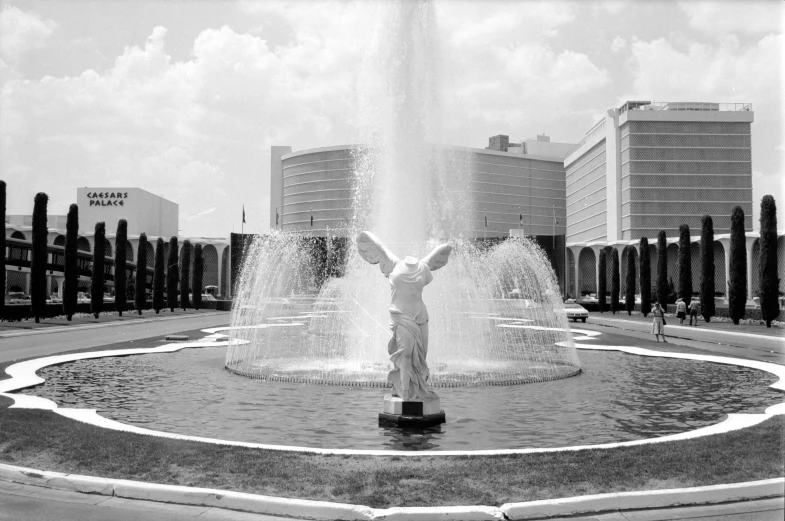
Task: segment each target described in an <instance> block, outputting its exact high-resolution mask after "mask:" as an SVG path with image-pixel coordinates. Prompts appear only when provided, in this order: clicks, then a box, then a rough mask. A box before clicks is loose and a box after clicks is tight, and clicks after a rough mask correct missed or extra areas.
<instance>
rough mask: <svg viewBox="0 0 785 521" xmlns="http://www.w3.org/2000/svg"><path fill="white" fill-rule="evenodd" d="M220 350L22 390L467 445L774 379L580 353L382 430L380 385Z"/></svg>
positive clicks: (533, 440) (263, 423) (86, 403)
mask: <svg viewBox="0 0 785 521" xmlns="http://www.w3.org/2000/svg"><path fill="white" fill-rule="evenodd" d="M224 349H225V348H222V347H204V348H199V349H183V350H181V351H179V352H177V353H169V354H148V355H138V356H129V357H113V358H101V359H94V360H81V361H77V362H73V363H68V364H64V365H60V366H55V367H48V368H45V369H43V370H41V371H39V375H41V376H42V377H44V378H45V379H46V383H45V384H43V385H41V386H39V387H37V388H34V389H30V390H27V391H23V392H25V393H28V394H35V395H38V396H43V397H46V398H50V399H52V400H54V401H55V402H57V403H58V404H59V405H60V406H61V407H82V408H90V409H97V410H98V412H99V413H100V414H102V415H104V416H107V417H109V418H112V419H114V420H118V421H121V422H125V423H131V424H135V425H140V426H144V427H146V428H150V429H155V430H161V431H168V432H177V433H181V434H189V435H193V436H205V437H211V438H223V439H227V440H240V441H248V442H255V443H270V444H277V445H296V446H310V447H329V448H355V449H398V450H477V449H504V448H525V447H558V446H565V445H585V444H599V443H608V442H618V441H628V440H635V439H643V438H651V437H657V436H664V435H668V434H674V433H678V432H684V431H687V430H692V429H697V428H699V427H704V426H707V425H711V424H714V423H717V422H719V421H721V420H722V419H723V418H724V417H725V415H726V414H729V413H739V412H746V413H760V412H762V411H763V410H764V409H765V408H766V407H768V406H770V405H772V404H774V403H778V402H780V401H782V393H781V392H779V391H776V390H774V389H770V388H768V386H769V385H770V384H772V383H773V382H774V381H776V377H775V376H773V375H771V374H769V373H766V372H763V371H758V370H754V369H749V368H745V367H737V366H730V365H723V364H714V363H707V362H697V361H691V360H675V359H668V358H655V357H642V356H635V355H628V354H623V353H617V352H606V351H584V352H582V353H581V364H582V367H583V373H582V374H581V375H579V376H576V377H573V378H568V379H564V380H557V381H553V382H542V383H536V384H528V385H516V386H508V387H462V388H444V389H440V390H439V394H440V396H441V399H442V406H443V407H444V409H445V412H446V413H447V423H445V424H443V425H441V426H439V427H435V428H431V429H422V430H417V429H399V428H381V427H379V426H378V423H377V415H378V412H379V411H380V410H381V406H382V396H383V395H384V393H385V392H388V391H387V390H385V389H379V388H369V389H361V388H351V387H335V386H323V385H307V384H291V383H287V384H283V383H273V382H264V381H259V380H252V379H249V378H245V377H242V376H238V375H234V374H232V373H230V372H228V371H225V370H224V369H223V368H222V361H223V357H224Z"/></svg>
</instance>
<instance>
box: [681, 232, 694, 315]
mask: <svg viewBox="0 0 785 521" xmlns="http://www.w3.org/2000/svg"><path fill="white" fill-rule="evenodd" d="M679 298H681V299H682V300H684V302H686V304H687V305H688V306H689V305H690V300H692V265H691V263H690V227H689V226H687V225H686V224H682V225H681V226H679Z"/></svg>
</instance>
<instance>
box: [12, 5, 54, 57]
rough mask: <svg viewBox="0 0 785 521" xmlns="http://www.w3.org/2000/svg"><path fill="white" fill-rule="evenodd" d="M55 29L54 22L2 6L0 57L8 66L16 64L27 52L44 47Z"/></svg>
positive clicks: (16, 8)
mask: <svg viewBox="0 0 785 521" xmlns="http://www.w3.org/2000/svg"><path fill="white" fill-rule="evenodd" d="M56 27H57V24H56V23H55V22H53V21H52V20H43V19H41V17H40V16H38V15H37V14H35V13H29V12H25V11H22V10H21V9H19V8H18V7H15V6H13V5H6V6H4V7H3V10H2V11H0V56H2V59H3V60H4V61H5V62H6V63H8V64H10V65H15V64H17V63H18V62H19V60H20V58H21V57H22V56H23V55H24V54H25V53H26V52H27V51H30V50H32V49H40V48H42V47H44V46H45V45H46V41H47V39H48V38H49V37H50V36H51V35H52V33H53V32H54V30H55V28H56Z"/></svg>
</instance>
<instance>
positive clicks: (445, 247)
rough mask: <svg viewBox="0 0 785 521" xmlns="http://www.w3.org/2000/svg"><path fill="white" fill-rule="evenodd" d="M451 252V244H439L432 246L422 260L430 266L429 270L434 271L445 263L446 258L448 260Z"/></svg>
mask: <svg viewBox="0 0 785 521" xmlns="http://www.w3.org/2000/svg"><path fill="white" fill-rule="evenodd" d="M451 252H452V246H450V245H449V244H440V245H439V246H437V247H436V248H434V249H433V251H432V252H431V253H429V254H428V256H427V257H423V259H422V262H424V263H425V264H427V265H428V267H429V268H431V271H436V270H438V269H439V268H443V267H444V266H446V265H447V260H449V258H450V253H451Z"/></svg>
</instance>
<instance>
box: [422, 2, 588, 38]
mask: <svg viewBox="0 0 785 521" xmlns="http://www.w3.org/2000/svg"><path fill="white" fill-rule="evenodd" d="M436 11H437V19H438V20H439V27H440V28H441V29H442V30H443V31H444V34H445V35H446V37H447V43H448V45H449V46H450V47H453V48H457V49H482V48H487V47H493V46H496V45H507V44H509V43H511V42H516V41H518V42H522V41H537V40H539V39H540V38H542V37H553V36H556V35H557V34H558V32H559V30H560V29H561V28H562V27H563V26H565V25H567V24H569V23H571V22H572V21H573V20H575V7H574V6H573V5H572V4H570V3H568V2H513V3H501V2H439V3H437V4H436Z"/></svg>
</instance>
